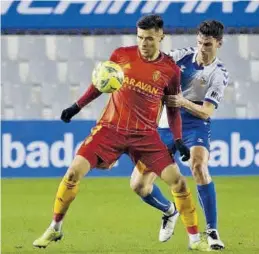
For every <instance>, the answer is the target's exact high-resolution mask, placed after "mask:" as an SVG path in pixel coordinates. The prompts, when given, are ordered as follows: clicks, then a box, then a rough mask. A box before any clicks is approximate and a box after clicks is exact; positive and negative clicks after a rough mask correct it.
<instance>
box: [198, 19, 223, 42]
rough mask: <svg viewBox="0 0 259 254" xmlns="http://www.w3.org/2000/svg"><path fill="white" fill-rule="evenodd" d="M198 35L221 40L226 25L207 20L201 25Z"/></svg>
mask: <svg viewBox="0 0 259 254" xmlns="http://www.w3.org/2000/svg"><path fill="white" fill-rule="evenodd" d="M198 33H201V34H202V35H204V36H212V37H213V38H215V39H217V40H221V39H222V37H223V33H224V25H223V24H222V23H221V22H219V21H217V20H206V21H203V22H202V23H201V24H200V25H199V27H198Z"/></svg>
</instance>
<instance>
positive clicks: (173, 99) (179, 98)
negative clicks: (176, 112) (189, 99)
mask: <svg viewBox="0 0 259 254" xmlns="http://www.w3.org/2000/svg"><path fill="white" fill-rule="evenodd" d="M163 98H164V102H165V105H166V106H167V107H174V108H180V107H182V106H183V105H184V97H183V95H182V93H179V94H177V95H165V96H164V97H163Z"/></svg>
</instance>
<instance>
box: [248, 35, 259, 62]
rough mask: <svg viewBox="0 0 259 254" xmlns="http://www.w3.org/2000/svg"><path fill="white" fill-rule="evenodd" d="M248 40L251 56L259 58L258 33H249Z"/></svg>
mask: <svg viewBox="0 0 259 254" xmlns="http://www.w3.org/2000/svg"><path fill="white" fill-rule="evenodd" d="M248 41H249V42H248V45H249V51H250V57H251V58H252V59H257V60H259V47H258V35H249V39H248Z"/></svg>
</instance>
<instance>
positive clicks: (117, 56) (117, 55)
mask: <svg viewBox="0 0 259 254" xmlns="http://www.w3.org/2000/svg"><path fill="white" fill-rule="evenodd" d="M122 55H123V48H122V47H121V48H117V49H115V50H114V51H113V52H112V54H111V56H110V61H112V62H114V63H120V62H121V59H122V57H123V56H122Z"/></svg>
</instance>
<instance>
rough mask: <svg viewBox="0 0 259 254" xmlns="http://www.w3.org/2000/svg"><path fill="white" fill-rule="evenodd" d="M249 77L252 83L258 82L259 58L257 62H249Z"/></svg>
mask: <svg viewBox="0 0 259 254" xmlns="http://www.w3.org/2000/svg"><path fill="white" fill-rule="evenodd" d="M250 73H251V74H250V75H251V78H252V81H253V82H257V83H258V82H259V58H258V60H250Z"/></svg>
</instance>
